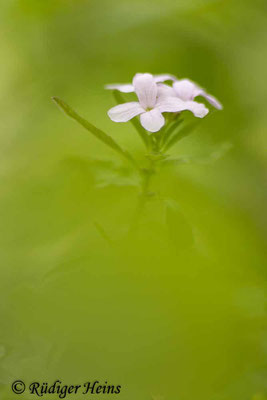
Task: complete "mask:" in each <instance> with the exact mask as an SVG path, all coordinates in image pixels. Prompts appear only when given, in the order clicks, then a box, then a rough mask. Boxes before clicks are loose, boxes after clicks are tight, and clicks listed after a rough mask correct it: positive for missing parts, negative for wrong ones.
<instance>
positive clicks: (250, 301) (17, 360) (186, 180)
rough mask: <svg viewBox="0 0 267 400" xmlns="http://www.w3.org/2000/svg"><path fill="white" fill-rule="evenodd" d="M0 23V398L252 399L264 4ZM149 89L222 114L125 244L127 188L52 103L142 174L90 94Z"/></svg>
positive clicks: (132, 206) (44, 10)
mask: <svg viewBox="0 0 267 400" xmlns="http://www.w3.org/2000/svg"><path fill="white" fill-rule="evenodd" d="M0 21H1V28H0V29H1V35H0V45H1V55H2V57H1V63H0V110H1V111H0V113H1V118H0V128H1V129H0V149H1V150H0V151H1V158H0V167H1V197H0V205H1V207H0V213H1V229H0V246H1V267H0V293H1V301H0V316H1V325H0V326H1V327H0V396H1V398H2V397H3V399H5V400H12V399H14V395H13V394H12V393H11V390H10V383H11V382H12V381H13V380H15V379H24V380H25V382H27V383H30V382H32V381H33V380H40V381H42V380H44V381H48V382H51V383H53V382H54V380H55V379H61V380H62V381H64V382H65V383H68V384H71V383H75V384H78V383H83V381H88V380H94V379H98V380H102V381H105V380H108V381H109V382H110V383H112V382H114V383H116V384H121V385H122V393H121V395H120V397H121V398H123V399H136V398H138V399H140V400H142V399H149V398H152V396H156V397H157V396H158V397H159V396H163V398H164V399H166V400H168V399H181V400H193V399H196V398H197V399H198V400H207V399H208V400H233V399H235V400H251V399H252V400H260V399H265V398H266V396H267V385H266V382H267V380H266V372H267V366H266V355H267V335H266V275H267V274H266V230H267V229H266V227H267V224H266V222H267V221H266V219H267V213H266V192H267V188H266V164H267V157H266V154H267V153H266V144H267V136H266V126H267V113H266V104H267V84H266V79H265V75H266V69H267V3H266V0H253V1H252V0H242V1H241V0H240V1H239V0H180V1H175V0H165V1H164V2H162V1H160V0H116V1H113V2H112V1H110V0H80V1H79V0H76V1H74V0H46V1H41V0H8V1H2V2H1V5H0ZM147 71H148V72H151V73H164V72H169V73H172V74H176V75H177V76H178V77H190V78H191V79H193V80H195V81H196V82H198V83H199V84H200V85H202V86H203V87H206V88H207V89H208V91H209V92H210V93H212V94H214V95H215V96H216V97H218V99H219V100H220V101H222V103H223V104H224V107H225V108H224V110H223V111H222V112H216V113H213V114H212V115H210V116H208V117H207V118H206V119H205V120H203V121H202V123H201V124H200V125H199V126H198V127H197V128H196V130H195V132H194V133H193V134H192V135H190V136H187V137H184V138H183V140H181V141H179V142H177V143H176V145H175V146H174V147H173V148H172V149H171V150H170V151H169V156H170V159H171V160H173V161H174V162H171V163H169V164H168V163H167V162H166V163H165V168H161V170H160V171H158V173H157V174H156V175H155V176H153V177H152V186H151V196H150V198H148V199H147V202H146V205H145V208H144V210H143V212H142V216H141V217H140V220H139V221H138V227H137V229H135V230H132V231H131V230H129V229H130V227H131V226H133V225H134V224H135V222H136V208H137V207H138V201H139V199H140V193H139V192H140V190H139V180H138V176H137V175H136V173H135V171H134V170H133V169H131V167H129V165H128V164H126V163H125V164H124V162H123V161H122V160H118V159H117V158H116V154H115V153H114V154H113V152H112V150H109V149H106V148H105V146H104V145H103V144H102V143H100V142H98V141H97V140H96V139H95V138H94V137H93V136H91V135H90V134H89V133H88V132H86V131H85V130H83V129H82V128H81V127H80V126H79V125H77V124H75V122H73V121H71V120H70V119H67V118H65V116H64V115H63V114H62V113H61V112H59V110H58V109H57V108H56V107H55V105H54V104H53V103H52V101H51V97H52V96H60V97H61V98H63V99H65V100H66V101H67V102H68V103H69V104H71V105H72V106H73V107H74V109H75V110H77V111H79V113H80V114H81V115H83V116H84V117H85V118H87V119H88V120H89V121H90V122H92V123H93V124H94V125H96V126H97V127H99V128H100V129H103V130H104V131H105V132H107V133H108V134H109V135H110V136H112V137H113V138H114V139H115V140H116V141H117V142H118V143H119V144H120V145H121V146H122V148H125V149H128V150H129V151H130V152H131V153H132V154H134V156H135V158H136V159H137V160H138V161H140V162H143V161H142V160H144V155H145V150H144V147H143V143H142V142H141V140H140V138H139V136H138V135H137V133H136V132H135V130H134V128H133V127H132V125H131V124H114V123H112V122H111V121H110V120H109V119H108V117H107V115H106V112H107V110H108V109H109V108H111V106H113V105H114V104H115V103H114V99H113V98H112V95H111V93H109V92H107V91H105V90H104V89H103V85H104V84H106V83H113V82H128V81H129V80H130V79H131V77H132V76H133V75H134V73H135V72H147ZM128 98H131V95H129V97H128ZM185 114H186V113H185ZM179 160H180V161H179ZM28 397H29V395H28V396H27V394H25V395H21V396H20V398H21V399H22V400H24V399H25V400H26V399H28ZM50 398H52V397H50Z"/></svg>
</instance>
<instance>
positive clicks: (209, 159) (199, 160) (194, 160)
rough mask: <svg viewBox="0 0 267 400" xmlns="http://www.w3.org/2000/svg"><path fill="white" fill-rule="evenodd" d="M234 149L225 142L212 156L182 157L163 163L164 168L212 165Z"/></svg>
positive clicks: (230, 144)
mask: <svg viewBox="0 0 267 400" xmlns="http://www.w3.org/2000/svg"><path fill="white" fill-rule="evenodd" d="M232 148H233V145H232V143H229V142H225V143H221V144H220V145H218V147H217V149H216V150H214V151H213V152H212V153H211V154H209V155H207V156H204V157H200V156H180V157H177V158H169V159H167V160H163V161H162V165H163V166H171V165H174V166H175V165H179V164H211V163H213V162H215V161H218V160H220V159H221V158H222V157H224V156H225V154H227V153H228V151H229V150H231V149H232Z"/></svg>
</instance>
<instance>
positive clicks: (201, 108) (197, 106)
mask: <svg viewBox="0 0 267 400" xmlns="http://www.w3.org/2000/svg"><path fill="white" fill-rule="evenodd" d="M185 103H186V110H188V111H191V112H192V113H193V114H194V116H195V117H198V118H204V117H205V116H206V115H207V114H208V113H209V110H208V108H206V107H205V105H204V104H202V103H197V102H196V101H186V102H185Z"/></svg>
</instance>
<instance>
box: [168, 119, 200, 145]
mask: <svg viewBox="0 0 267 400" xmlns="http://www.w3.org/2000/svg"><path fill="white" fill-rule="evenodd" d="M198 124H199V121H197V122H192V123H191V124H189V125H186V126H184V127H183V128H182V129H180V130H179V132H177V133H176V134H175V135H174V136H172V137H171V138H170V140H169V141H168V142H167V143H166V144H165V146H164V151H166V150H168V149H170V148H171V147H172V146H173V145H174V144H175V143H177V142H178V141H179V140H181V139H183V138H184V137H186V136H188V135H190V133H192V132H193V131H194V129H195V128H196V127H197V125H198Z"/></svg>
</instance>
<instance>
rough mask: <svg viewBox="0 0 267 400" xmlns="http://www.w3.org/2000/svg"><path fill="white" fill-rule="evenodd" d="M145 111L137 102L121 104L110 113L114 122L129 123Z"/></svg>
mask: <svg viewBox="0 0 267 400" xmlns="http://www.w3.org/2000/svg"><path fill="white" fill-rule="evenodd" d="M143 112H145V110H144V109H143V108H142V107H141V106H140V104H139V103H138V102H136V101H134V102H131V103H124V104H119V105H118V106H115V107H113V108H111V109H110V110H109V111H108V116H109V118H110V119H111V120H112V121H114V122H127V121H129V120H130V119H132V118H134V117H136V116H137V115H139V114H142V113H143Z"/></svg>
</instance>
